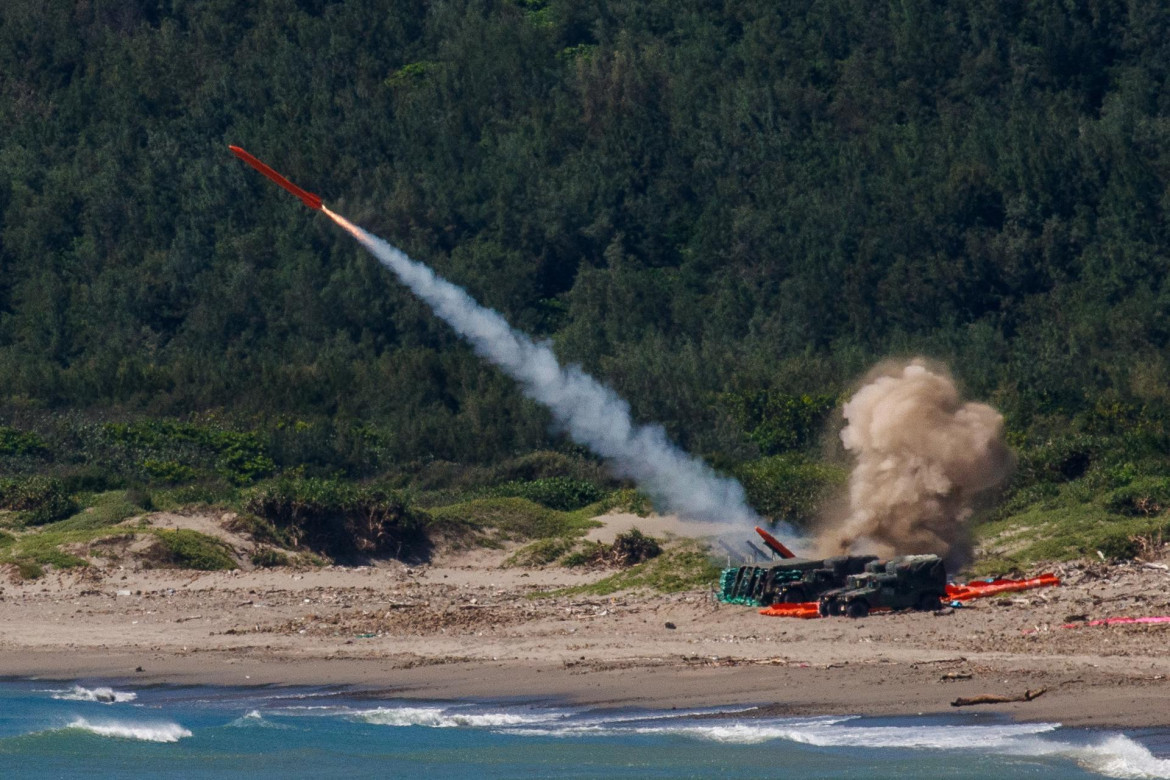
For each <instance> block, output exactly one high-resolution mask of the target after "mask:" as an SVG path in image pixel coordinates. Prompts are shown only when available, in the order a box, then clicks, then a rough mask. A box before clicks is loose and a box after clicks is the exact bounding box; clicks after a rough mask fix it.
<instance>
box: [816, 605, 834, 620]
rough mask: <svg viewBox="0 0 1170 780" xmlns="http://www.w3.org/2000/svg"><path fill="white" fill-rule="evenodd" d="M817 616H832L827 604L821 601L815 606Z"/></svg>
mask: <svg viewBox="0 0 1170 780" xmlns="http://www.w3.org/2000/svg"><path fill="white" fill-rule="evenodd" d="M817 614H819V615H820V616H821V617H828V616H829V615H831V614H833V613H832V612H831V611H830V610H829V604H828V602H825V601H822V602H820V603H819V604H817Z"/></svg>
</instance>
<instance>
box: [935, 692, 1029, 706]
mask: <svg viewBox="0 0 1170 780" xmlns="http://www.w3.org/2000/svg"><path fill="white" fill-rule="evenodd" d="M1047 690H1048V689H1047V688H1036V689H1034V690H1032V689H1029V690H1026V691H1024V692H1023V693H1022V694H1021V695H1019V696H997V695H995V694H984V695H982V696H969V697H968V696H960V697H959V698H957V699H955V700H954V701H953V702H951V706H952V707H970V706H971V705H973V704H1010V703H1012V702H1017V701H1032V699H1036V698H1039V697H1040V696H1043V695H1044V693H1045V691H1047Z"/></svg>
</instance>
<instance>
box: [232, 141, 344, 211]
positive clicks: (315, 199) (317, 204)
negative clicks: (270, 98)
mask: <svg viewBox="0 0 1170 780" xmlns="http://www.w3.org/2000/svg"><path fill="white" fill-rule="evenodd" d="M228 149H230V150H231V153H232V154H234V155H235V156H236V157H239V158H240V159H241V160H243V161H244V162H246V163H248V165H251V166H252V167H253V168H255V169H256V170H258V171H260V173H262V174H264V175H265V176H267V177H268V178H270V179H272V180H273V181H274V182H276V183H277V184H279V185H280V186H281V187H284V188H285V189H286V190H288V191H289V192H291V193H292V194H293V195H296V196H297V197H298V198H300V199H301V202H302V203H304V204H305V205H306V206H308V207H309V208H311V209H313V210H314V211H320V210H321V204H322V201H321V196H320V195H314V194H313V193H311V192H308V191H307V190H302V189H301V188H300V187H298V186H297V185H295V184H293V183H292V182H291V181H289V180H288V179H286V178H284V177H283V176H281V175H280V174H279V173H277V172H276V171H274V170H272V169H271V168H269V167H268V166H267V165H265V164H264V163H262V162H260V161H259V160H257V159H256V158H255V157H253V156H252V155H250V154H248V153H247V152H246V151H244V150H243V149H241V148H240V147H238V146H229V147H228Z"/></svg>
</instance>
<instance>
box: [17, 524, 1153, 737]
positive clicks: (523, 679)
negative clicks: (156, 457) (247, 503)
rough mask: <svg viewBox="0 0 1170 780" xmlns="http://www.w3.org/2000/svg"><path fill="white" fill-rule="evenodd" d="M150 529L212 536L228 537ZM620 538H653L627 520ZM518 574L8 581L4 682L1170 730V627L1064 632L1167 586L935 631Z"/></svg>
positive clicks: (920, 622)
mask: <svg viewBox="0 0 1170 780" xmlns="http://www.w3.org/2000/svg"><path fill="white" fill-rule="evenodd" d="M152 522H156V523H158V524H171V525H176V526H191V527H198V528H200V529H201V530H208V529H210V528H215V527H217V526H218V522H219V521H218V518H213V517H204V516H175V515H170V516H158V517H154V518H152ZM613 525H614V527H621V528H625V527H629V526H630V525H635V526H636V525H637V523H634V522H633V521H631V520H630V519H629V517H628V516H622V517H618V518H615V519H614V521H613ZM642 525H643V527H644V528H645V529H646V530H647V531H649V532H655V531H659V532H661V531H662V528H663V526H662V525H661V523H657V522H656V520H654V519H652V520H644V521H643V522H642ZM599 533H600V534H602V535H604V533H605V530H604V529H600V530H599ZM237 541H238V540H237ZM507 554H508V550H483V549H477V550H473V551H461V552H439V554H437V555H436V556H435V558H434V559H433V561H431V562H430V563H428V564H426V565H418V566H409V565H404V564H402V563H398V562H387V563H380V564H378V565H373V566H363V567H356V568H345V567H333V566H330V567H324V568H316V569H291V568H277V569H252V570H240V571H233V572H213V573H202V572H192V571H177V570H161V569H145V568H142V567H141V566H139V565H135V564H134V563H133V562H132V560H131V559H130V558H123V559H122V560H121V562H120V563H119V562H117V560H116V559H115V560H112V562H111V563H110V564H109V565H107V566H105V567H104V568H103V567H99V566H93V567H90V568H87V569H82V570H71V571H66V572H50V573H49V574H47V575H46V576H45V577H43V578H41V579H39V580H33V581H23V582H21V581H19V580H16V579H15V578H12V577H5V578H4V579H3V582H2V583H0V675H3V676H10V677H37V678H53V679H70V680H72V679H89V680H99V679H100V680H106V681H122V682H126V683H129V684H134V685H151V684H164V683H166V684H193V683H206V684H218V685H291V684H298V685H299V684H316V685H336V686H352V687H357V688H362V689H370V690H376V691H378V692H381V693H390V694H394V695H400V696H409V697H418V698H436V699H447V698H463V697H492V698H496V697H509V698H510V697H522V698H526V699H532V700H551V699H558V700H569V701H573V702H577V703H581V704H589V705H601V706H605V705H612V706H631V705H636V706H645V707H667V708H669V707H672V706H674V707H693V706H708V705H737V704H742V705H744V706H760V707H762V708H763V710H762V711H764V712H768V713H793V714H797V713H800V714H806V713H818V714H833V713H855V714H875V715H876V714H915V713H937V712H950V711H954V709H953V708H952V706H951V702H952V701H953V700H954V699H956V698H957V697H970V696H978V695H982V694H1002V695H1019V694H1022V693H1023V692H1024V691H1026V690H1036V689H1041V688H1043V689H1046V690H1045V693H1044V694H1043V695H1042V696H1040V697H1039V698H1037V699H1034V700H1033V701H1029V702H1021V703H1012V704H998V705H984V706H979V707H972V708H969V709H967V710H966V711H980V712H1001V713H1007V714H1009V715H1011V716H1012V717H1014V718H1017V719H1022V720H1046V721H1058V722H1061V723H1065V724H1068V725H1079V726H1101V727H1141V726H1164V725H1167V724H1170V709H1168V708H1167V707H1166V700H1167V695H1168V694H1170V682H1168V680H1170V658H1168V657H1167V655H1166V652H1165V648H1166V643H1167V638H1168V637H1170V625H1128V626H1111V627H1078V628H1062V627H1061V626H1062V625H1063V624H1065V623H1067V622H1069V621H1070V620H1084V619H1086V618H1087V619H1095V618H1102V617H1113V616H1141V615H1164V614H1168V613H1170V593H1168V592H1167V585H1168V584H1170V573H1168V572H1167V571H1166V570H1165V569H1164V568H1158V567H1157V566H1156V565H1155V566H1150V565H1143V564H1140V563H1127V564H1122V565H1115V566H1110V565H1106V564H1104V563H1100V564H1071V565H1069V564H1066V565H1063V566H1060V567H1058V568H1057V573H1058V574H1060V575H1061V576H1062V577H1063V578H1064V581H1065V584H1064V585H1063V586H1061V587H1059V588H1050V589H1045V590H1036V591H1029V592H1025V593H1019V594H1013V595H1012V596H1010V597H1003V598H996V599H987V600H983V601H978V602H973V603H972V604H971V606H969V607H966V608H962V609H956V610H943V612H942V613H938V614H933V613H901V614H886V615H874V616H871V617H868V618H865V619H862V620H851V619H847V618H835V619H822V620H794V619H785V618H774V617H764V616H761V615H759V614H758V611H757V610H756V609H754V608H750V607H741V606H730V605H725V604H721V603H719V602H718V601H716V600H715V598H714V596H713V594H712V593H711V592H709V591H702V590H700V591H692V592H686V593H680V594H673V595H661V594H656V593H648V592H623V593H618V594H615V595H613V596H606V597H596V596H588V597H586V596H579V595H578V596H572V595H551V596H550V595H543V594H547V593H548V592H550V591H555V590H556V589H558V588H563V587H566V586H570V585H575V584H582V583H587V582H591V581H594V580H597V579H600V578H601V577H604V576H606V575H607V574H608V573H611V572H609V571H606V570H597V571H576V570H570V569H565V568H563V567H558V566H552V567H546V568H537V569H526V568H506V567H504V566H503V563H504V560H505V558H506V557H507Z"/></svg>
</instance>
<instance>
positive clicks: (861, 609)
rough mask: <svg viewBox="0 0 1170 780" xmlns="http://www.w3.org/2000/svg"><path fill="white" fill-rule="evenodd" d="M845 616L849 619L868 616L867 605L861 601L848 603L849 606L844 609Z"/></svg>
mask: <svg viewBox="0 0 1170 780" xmlns="http://www.w3.org/2000/svg"><path fill="white" fill-rule="evenodd" d="M845 614H846V615H848V616H849V617H851V618H863V617H865V616H866V615H868V614H869V604H866V603H865V602H864V601H862V600H861V599H858V600H857V601H850V602H849V606H847V607H845Z"/></svg>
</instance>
